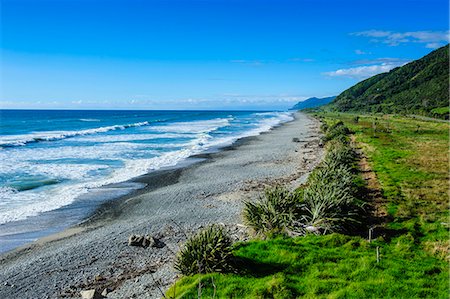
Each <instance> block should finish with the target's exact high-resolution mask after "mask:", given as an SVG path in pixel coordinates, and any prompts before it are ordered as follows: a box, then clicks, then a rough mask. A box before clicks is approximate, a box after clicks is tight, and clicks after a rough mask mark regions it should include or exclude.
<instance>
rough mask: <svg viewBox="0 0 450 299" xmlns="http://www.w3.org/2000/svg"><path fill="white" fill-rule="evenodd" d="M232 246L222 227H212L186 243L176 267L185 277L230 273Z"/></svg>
mask: <svg viewBox="0 0 450 299" xmlns="http://www.w3.org/2000/svg"><path fill="white" fill-rule="evenodd" d="M231 245H232V241H231V238H230V236H229V235H228V233H227V232H226V231H225V229H224V228H223V227H222V226H219V225H210V226H208V227H206V228H205V229H203V230H201V231H199V232H197V233H196V234H195V235H193V236H192V237H190V238H189V239H188V240H187V241H186V243H185V244H184V246H183V248H182V249H181V250H180V251H179V252H178V254H177V257H176V260H175V266H174V267H175V269H176V270H177V271H179V272H181V273H182V274H183V275H193V274H197V273H212V272H226V271H229V270H231V269H232V267H231V258H232V252H231Z"/></svg>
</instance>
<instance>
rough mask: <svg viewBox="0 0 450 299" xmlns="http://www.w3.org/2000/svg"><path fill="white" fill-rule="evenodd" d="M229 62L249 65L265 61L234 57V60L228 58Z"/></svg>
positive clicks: (259, 64)
mask: <svg viewBox="0 0 450 299" xmlns="http://www.w3.org/2000/svg"><path fill="white" fill-rule="evenodd" d="M230 62H231V63H238V64H245V65H251V66H261V65H263V64H265V63H266V62H265V61H262V60H245V59H234V60H230Z"/></svg>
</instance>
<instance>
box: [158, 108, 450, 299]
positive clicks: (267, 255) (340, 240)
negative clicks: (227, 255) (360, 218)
mask: <svg viewBox="0 0 450 299" xmlns="http://www.w3.org/2000/svg"><path fill="white" fill-rule="evenodd" d="M316 116H317V117H320V118H322V120H323V121H324V122H325V123H328V124H333V123H336V122H337V121H339V120H341V121H343V122H344V123H345V125H346V126H347V127H349V128H350V129H351V131H352V138H353V140H354V144H356V146H357V147H358V148H360V149H361V151H362V155H360V158H359V160H360V161H359V162H360V167H361V168H363V169H362V170H360V171H359V173H358V174H357V175H358V176H360V177H364V178H365V180H366V181H367V182H368V183H367V184H366V187H365V188H363V189H361V190H362V191H361V190H360V192H359V193H358V196H359V197H360V199H361V200H365V201H367V204H366V205H365V207H364V209H365V210H366V212H368V215H366V218H367V223H360V224H359V227H360V228H361V229H360V231H361V232H362V233H361V234H360V235H359V236H358V235H353V236H349V235H343V234H338V233H333V234H329V235H313V234H306V235H305V236H300V237H294V238H292V237H287V236H278V237H273V238H268V239H265V240H260V239H255V240H253V241H250V242H246V243H239V244H235V245H234V247H233V249H232V253H233V257H234V263H235V270H234V272H233V273H224V274H222V273H220V274H219V273H212V274H202V275H193V276H185V277H183V278H181V279H180V280H179V281H178V282H177V283H176V284H175V285H173V286H172V288H171V289H170V290H169V291H168V292H167V293H166V295H167V297H169V298H198V297H199V295H201V297H202V298H295V297H305V298H320V297H323V298H426V297H433V298H448V292H449V288H448V270H449V267H448V248H449V235H448V198H449V194H448V165H449V157H448V141H449V138H448V130H449V125H448V123H437V122H430V121H420V120H413V119H408V118H402V117H394V116H383V117H382V116H367V115H359V116H358V115H352V114H331V113H327V114H318V115H316ZM368 173H370V174H372V175H371V176H370V175H369V176H368V175H367V174H368ZM375 189H378V190H375ZM369 193H370V194H369ZM374 211H378V213H374ZM369 214H370V215H371V217H369ZM369 218H370V219H369ZM367 226H369V227H371V228H372V229H373V230H372V233H373V239H372V240H371V242H369V240H368V239H367V234H365V230H366V228H368V227H367ZM377 252H378V254H377Z"/></svg>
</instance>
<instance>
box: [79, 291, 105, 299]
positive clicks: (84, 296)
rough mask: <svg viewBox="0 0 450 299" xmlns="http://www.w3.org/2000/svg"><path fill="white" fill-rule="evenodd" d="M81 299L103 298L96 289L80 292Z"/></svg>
mask: <svg viewBox="0 0 450 299" xmlns="http://www.w3.org/2000/svg"><path fill="white" fill-rule="evenodd" d="M80 295H81V299H101V298H104V297H103V296H102V294H100V293H99V292H98V291H97V290H96V289H91V290H86V291H81V292H80Z"/></svg>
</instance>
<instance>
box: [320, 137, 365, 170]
mask: <svg viewBox="0 0 450 299" xmlns="http://www.w3.org/2000/svg"><path fill="white" fill-rule="evenodd" d="M327 149H328V150H327V153H326V155H325V158H324V161H323V163H324V164H325V165H328V166H330V167H331V165H333V164H336V165H337V164H339V165H347V166H348V167H350V168H352V167H353V166H354V164H355V162H356V158H357V154H356V152H355V150H354V149H353V147H352V146H351V145H350V144H349V143H346V142H342V141H341V140H332V141H330V142H329V143H328V148H327Z"/></svg>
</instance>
